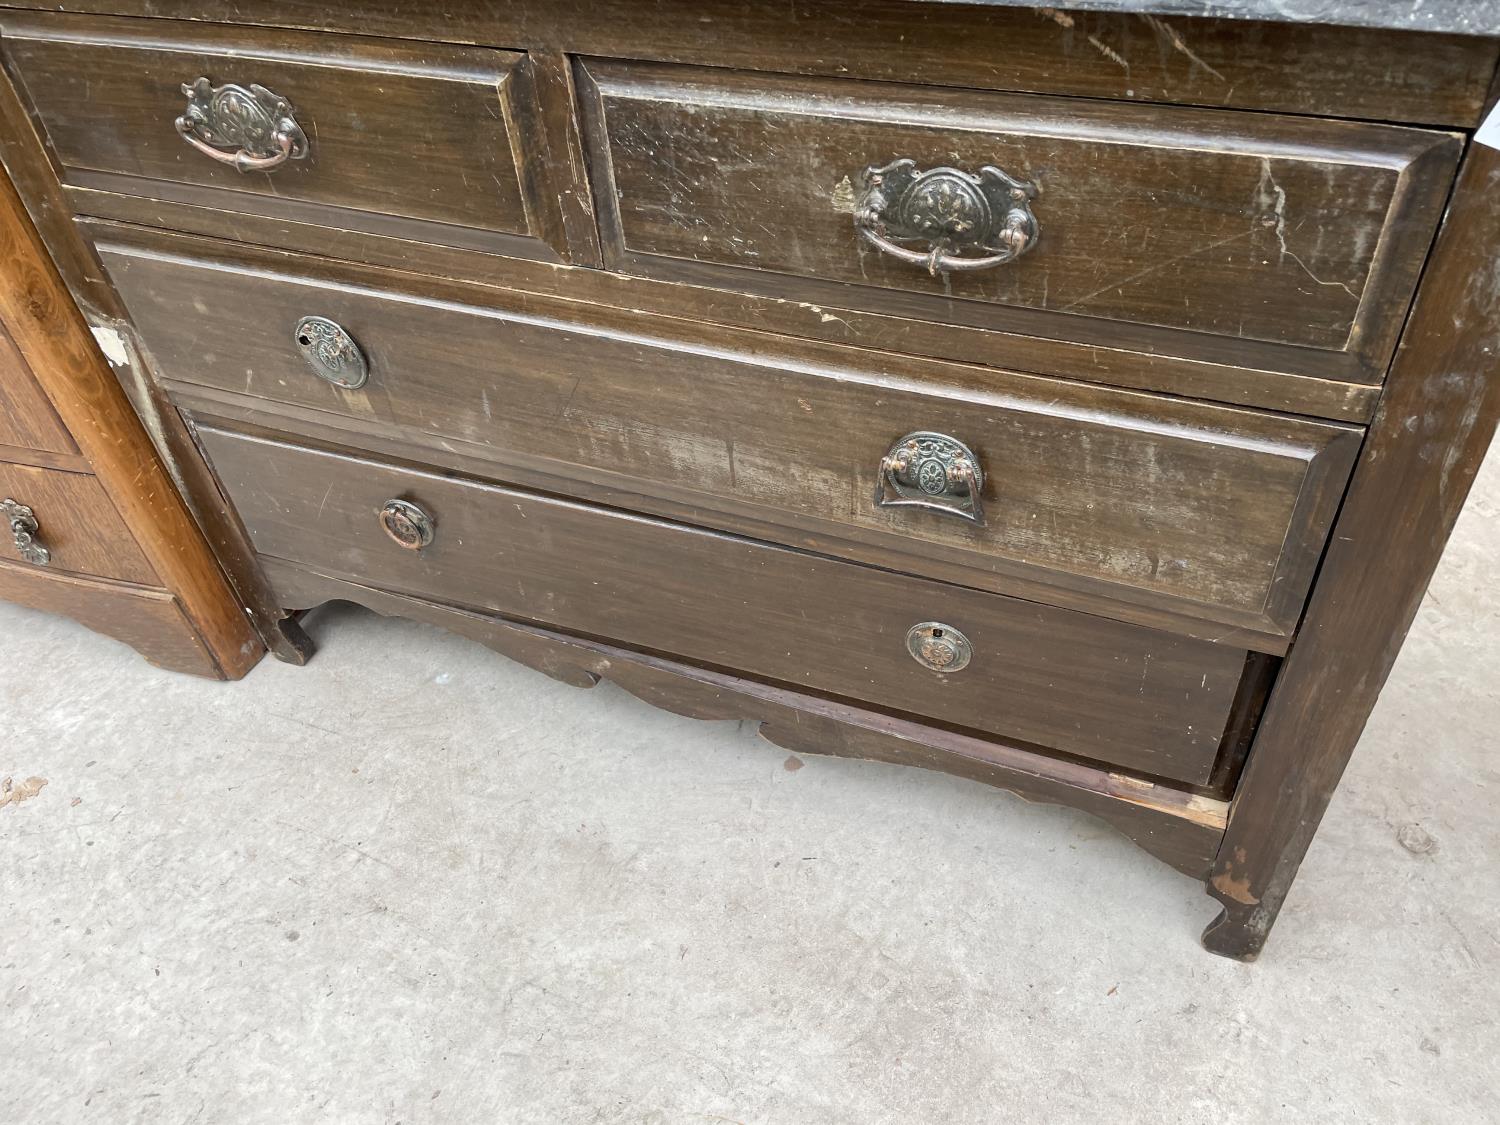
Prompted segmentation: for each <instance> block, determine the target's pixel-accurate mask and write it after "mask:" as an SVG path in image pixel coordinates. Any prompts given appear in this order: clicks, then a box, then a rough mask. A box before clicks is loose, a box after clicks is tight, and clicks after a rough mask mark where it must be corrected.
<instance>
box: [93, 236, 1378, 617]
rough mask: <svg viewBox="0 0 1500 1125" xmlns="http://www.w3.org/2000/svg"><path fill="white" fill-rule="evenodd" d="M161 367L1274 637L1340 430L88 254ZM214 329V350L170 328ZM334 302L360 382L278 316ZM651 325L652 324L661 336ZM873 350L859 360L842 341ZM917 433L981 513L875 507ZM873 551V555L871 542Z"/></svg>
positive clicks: (1051, 383) (1337, 456) (1004, 378)
mask: <svg viewBox="0 0 1500 1125" xmlns="http://www.w3.org/2000/svg"><path fill="white" fill-rule="evenodd" d="M102 253H103V257H104V260H105V263H106V266H107V268H108V269H109V270H110V271H111V274H112V276H113V277H114V279H115V282H116V285H117V286H118V288H119V291H120V293H121V294H122V296H123V297H124V299H125V301H126V303H127V305H128V306H129V308H130V311H131V314H132V318H133V321H134V323H135V325H136V327H137V329H138V330H139V331H140V332H141V334H142V336H143V338H144V340H145V343H146V346H147V348H148V349H149V350H150V352H151V353H152V355H153V357H154V358H155V361H156V364H157V370H158V371H159V373H160V374H161V375H162V376H163V377H165V378H167V379H170V380H174V381H178V382H183V383H189V384H196V385H202V386H208V387H214V388H217V389H220V390H224V391H230V392H234V393H236V394H243V395H248V396H253V397H256V398H260V399H266V400H270V402H268V403H265V404H262V408H263V409H267V410H274V404H275V403H291V404H296V405H299V406H303V407H309V408H314V409H318V410H323V411H328V412H331V413H336V414H340V415H345V416H347V417H349V418H351V419H356V420H358V421H359V423H360V424H361V425H366V426H368V425H369V424H371V423H383V424H385V425H388V426H390V427H393V428H397V429H401V430H405V431H406V432H408V433H409V434H413V435H423V437H422V438H421V439H420V440H423V441H424V443H425V444H427V445H429V446H430V447H431V448H432V449H433V450H434V451H436V450H440V449H441V448H442V447H443V446H444V445H445V444H447V443H451V442H454V441H459V442H465V443H468V444H469V445H471V446H473V447H475V448H477V449H481V450H482V451H483V452H484V453H487V454H489V455H490V456H492V457H493V458H494V459H495V460H496V462H497V463H498V464H502V465H504V464H522V465H532V466H542V465H550V466H552V468H553V471H554V472H555V473H557V474H559V475H564V476H566V475H567V474H568V472H569V468H570V467H571V466H579V467H580V468H583V469H585V470H589V471H592V472H593V473H595V474H598V475H600V476H604V477H607V478H609V479H613V480H615V481H616V482H617V483H629V484H630V485H631V486H632V487H633V488H635V489H636V490H638V491H647V492H649V491H651V490H653V489H659V490H661V491H663V492H664V493H665V494H666V495H667V496H668V497H669V498H683V499H691V502H693V503H695V504H697V505H700V506H702V507H703V508H705V509H714V508H720V509H727V510H729V511H731V512H737V513H743V514H747V515H750V516H751V517H753V518H758V519H760V520H763V521H765V522H767V523H768V524H775V523H777V522H779V521H783V520H786V519H788V518H798V519H800V520H801V521H802V523H803V526H806V527H808V528H810V529H812V530H813V531H815V532H819V533H826V534H833V535H837V536H840V537H842V538H854V539H862V540H865V541H867V542H869V543H871V544H872V545H874V546H875V547H877V548H879V549H880V550H881V551H895V552H898V553H899V554H900V555H901V556H902V557H903V567H904V568H905V569H911V570H913V571H916V572H919V573H920V572H923V571H925V570H926V569H927V567H928V560H929V559H932V558H936V559H941V560H943V561H946V562H949V563H952V564H954V565H957V566H962V567H967V568H971V569H975V570H979V571H984V572H988V573H990V574H996V575H1000V576H1003V575H1005V574H1006V573H1012V574H1018V575H1020V576H1022V577H1027V578H1031V579H1033V580H1039V581H1043V582H1046V581H1062V582H1063V583H1064V584H1068V585H1071V586H1072V587H1073V588H1077V589H1082V590H1085V591H1088V592H1092V593H1095V594H1098V595H1100V596H1103V597H1106V598H1115V599H1123V600H1137V599H1139V600H1144V601H1145V602H1146V604H1148V605H1156V604H1160V605H1166V606H1168V607H1169V608H1173V609H1175V610H1176V611H1177V612H1179V613H1182V614H1184V615H1196V616H1199V617H1203V618H1206V619H1211V620H1216V621H1221V622H1224V623H1227V624H1230V625H1234V626H1238V627H1244V628H1252V629H1259V630H1262V631H1264V632H1266V633H1269V634H1273V635H1283V636H1285V635H1288V634H1289V633H1290V632H1291V628H1292V626H1293V624H1294V623H1295V620H1296V617H1297V615H1298V613H1299V611H1300V607H1301V604H1302V599H1303V598H1304V596H1305V594H1306V589H1307V585H1308V583H1309V582H1310V580H1311V577H1312V569H1313V566H1314V565H1315V563H1316V560H1317V557H1318V554H1319V552H1320V551H1321V545H1322V541H1323V538H1324V536H1325V535H1326V532H1327V527H1328V524H1329V521H1330V520H1331V518H1332V515H1333V511H1334V507H1335V505H1336V503H1337V500H1338V496H1339V495H1340V493H1341V492H1342V490H1343V484H1344V479H1345V476H1346V474H1347V470H1348V466H1349V464H1350V462H1351V460H1352V458H1353V455H1354V448H1355V446H1356V445H1357V441H1358V433H1357V431H1355V430H1353V429H1351V428H1348V427H1342V426H1336V425H1333V424H1330V423H1314V422H1308V421H1295V420H1290V419H1284V418H1280V417H1276V416H1271V415H1264V414H1255V413H1251V412H1248V411H1241V410H1230V409H1227V408H1221V407H1210V406H1206V405H1202V404H1194V403H1185V402H1180V401H1177V400H1168V399H1153V398H1150V397H1147V396H1143V395H1136V394H1129V393H1125V392H1119V391H1106V390H1102V389H1100V388H1096V387H1084V386H1076V385H1070V384H1065V383H1059V382H1057V381H1055V380H1042V379H1036V378H1029V377H1024V376H1016V375H1012V374H1009V373H1003V372H976V371H973V370H963V369H957V370H941V369H937V368H934V367H932V366H931V365H925V366H921V367H918V366H915V365H909V366H908V369H907V370H901V369H899V368H895V369H893V367H894V365H892V364H891V363H890V362H889V360H887V359H885V358H884V357H874V356H865V355H861V354H859V353H848V352H845V353H842V354H840V353H836V352H834V351H833V350H831V349H826V348H825V349H821V350H820V349H813V348H808V347H803V348H802V349H801V351H802V352H804V353H806V354H803V355H792V354H787V355H784V356H778V355H777V354H776V352H775V351H773V350H772V348H773V347H774V346H775V344H776V343H777V342H776V341H773V340H767V339H765V338H764V337H753V336H749V335H747V334H737V333H733V332H726V331H725V330H722V329H718V330H714V331H712V332H711V333H709V334H708V338H707V339H705V340H704V342H703V344H702V345H701V347H699V348H692V347H685V346H684V342H683V339H682V336H683V333H682V331H681V329H680V328H678V327H677V326H673V325H663V324H661V323H653V322H651V321H649V320H646V319H645V318H640V317H637V318H634V320H633V321H625V322H623V323H619V324H618V326H604V325H598V324H591V323H589V322H587V321H579V322H573V321H565V320H560V319H555V317H561V316H571V315H573V314H574V311H575V310H574V309H572V308H568V307H564V306H554V308H553V309H551V310H548V311H549V312H550V313H551V314H552V315H551V316H545V317H538V316H527V315H518V314H511V313H503V312H500V311H497V310H489V309H483V308H478V307H461V306H454V305H452V304H448V303H444V304H442V305H439V304H436V303H430V302H419V301H416V300H414V299H412V298H411V297H408V296H406V295H404V294H399V293H392V292H390V291H389V290H388V289H385V288H384V286H382V287H381V288H380V289H374V288H369V287H360V286H356V285H353V284H347V283H331V284H330V283H323V284H314V283H312V282H311V281H310V280H308V279H304V278H301V277H297V276H295V275H283V274H271V273H266V272H263V271H260V270H256V271H254V272H251V271H250V270H248V269H236V268H232V267H230V266H229V265H228V264H227V263H225V262H223V261H222V259H218V260H211V261H201V260H195V259H186V258H182V257H179V256H176V255H170V254H167V253H163V252H162V251H159V250H158V251H153V250H145V249H139V250H126V249H124V248H118V249H117V248H115V247H112V246H110V245H108V244H106V245H104V246H103V248H102ZM188 305H191V306H193V307H194V308H195V310H196V311H197V313H198V314H199V315H200V316H202V317H203V318H204V319H205V320H206V322H207V323H211V324H213V325H215V326H216V328H215V331H214V332H213V336H212V343H211V347H212V350H213V354H214V357H215V362H213V363H211V364H205V363H203V362H202V344H203V340H202V337H201V336H199V335H197V334H188V333H184V332H182V330H181V319H180V315H179V312H178V310H180V309H181V308H183V307H185V306H188ZM309 314H316V315H318V316H322V317H327V318H331V319H332V320H334V321H336V322H337V323H338V324H339V325H340V326H341V327H342V328H343V329H344V330H345V331H347V332H348V333H350V334H351V335H352V337H353V338H354V340H356V341H357V343H358V345H359V348H360V350H361V351H362V352H363V353H364V355H365V356H366V357H367V358H368V361H369V363H370V365H371V374H370V377H369V382H368V383H367V384H366V385H365V386H363V387H361V388H360V389H358V390H347V389H344V388H338V387H334V386H331V385H330V384H328V383H327V382H325V381H324V380H322V379H319V378H316V377H314V376H313V373H312V372H311V371H310V370H309V369H308V367H307V364H306V362H305V361H304V359H303V357H302V355H301V354H300V350H299V348H298V347H297V346H296V342H295V338H294V334H293V328H294V326H295V325H296V324H297V323H298V321H299V319H300V318H301V317H303V316H305V315H309ZM665 333H670V335H667V334H665ZM866 359H868V360H870V361H872V362H878V363H879V366H878V367H870V368H861V367H858V366H854V365H853V364H854V363H857V362H859V361H861V360H866ZM915 429H928V430H938V431H941V432H943V433H950V434H954V435H957V436H959V437H960V438H961V440H963V441H964V442H966V443H967V444H968V445H969V446H971V447H972V448H973V449H974V450H975V451H976V453H977V456H978V459H979V464H980V466H981V469H982V472H983V473H984V475H985V480H986V485H985V489H984V502H985V506H986V513H987V514H986V520H985V522H984V523H983V525H982V526H975V525H973V524H971V523H968V522H966V521H963V520H956V519H953V518H951V517H944V516H942V515H939V514H933V513H927V512H921V511H916V510H912V509H890V508H880V507H878V506H877V505H876V503H875V500H874V496H875V492H876V488H877V484H878V483H879V480H880V477H881V463H882V459H883V457H884V456H885V455H886V453H887V452H888V451H889V450H890V449H891V447H892V444H893V443H894V442H895V441H896V440H897V439H899V438H900V437H901V436H902V435H903V434H906V433H909V432H911V431H912V430H915ZM882 557H885V556H882Z"/></svg>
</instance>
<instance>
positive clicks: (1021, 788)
mask: <svg viewBox="0 0 1500 1125" xmlns="http://www.w3.org/2000/svg"><path fill="white" fill-rule="evenodd" d="M265 567H266V571H267V573H268V574H269V575H270V576H271V578H272V580H273V581H274V582H275V583H276V588H277V590H278V591H280V592H281V596H282V597H283V598H284V599H285V600H286V602H287V604H288V605H290V606H295V607H297V608H299V609H312V608H314V607H316V606H319V605H322V604H323V603H325V602H329V601H333V600H340V601H349V602H354V603H356V604H358V605H362V606H365V607H367V608H369V609H372V610H374V611H375V612H377V613H381V614H385V615H387V616H394V617H408V618H412V619H414V620H417V621H426V622H428V623H430V624H433V625H437V626H439V627H441V628H444V629H448V630H451V631H453V632H455V633H458V634H460V635H462V636H466V637H468V638H470V639H471V640H474V641H477V642H479V643H480V644H483V645H486V646H488V647H489V648H491V649H494V650H495V651H496V652H499V653H502V654H504V655H505V656H508V657H510V658H511V659H512V660H517V661H519V662H521V663H522V664H525V665H527V666H528V667H531V668H535V669H536V670H537V671H539V672H543V673H545V674H546V675H548V676H551V677H552V678H553V679H556V680H559V681H561V682H562V683H566V684H570V685H572V686H574V687H579V688H589V687H594V686H595V685H596V684H598V682H599V681H600V680H601V679H608V680H609V681H610V682H612V683H614V684H616V685H618V686H619V687H622V688H624V689H625V690H626V691H628V692H630V693H631V694H633V695H635V696H638V697H639V698H641V699H644V700H645V701H646V702H648V703H652V704H655V705H656V706H658V707H663V708H666V709H667V710H669V711H672V712H674V713H676V714H679V715H686V716H687V717H689V718H695V719H719V720H723V719H735V720H743V721H748V722H752V723H755V724H756V725H757V726H758V727H759V731H760V735H761V737H762V738H764V739H766V740H767V741H768V742H771V743H773V744H774V745H776V746H780V747H783V748H785V749H787V750H793V751H795V752H797V753H799V754H830V755H835V756H838V757H846V758H863V759H866V760H869V761H879V762H891V763H894V764H897V765H906V766H917V767H919V768H922V769H932V770H939V771H941V772H943V773H948V774H953V775H955V776H957V777H965V778H969V779H971V780H974V781H979V782H983V783H985V784H987V785H994V786H997V787H998V788H1001V789H1007V790H1010V791H1011V792H1014V793H1019V794H1021V795H1022V796H1024V797H1025V798H1026V799H1027V800H1029V801H1042V802H1050V803H1055V804H1061V805H1068V806H1071V807H1073V808H1079V809H1083V810H1084V811H1086V812H1088V813H1091V814H1092V815H1094V816H1097V817H1099V818H1100V819H1101V820H1104V821H1106V822H1108V823H1109V824H1111V825H1113V826H1114V827H1115V828H1116V829H1117V830H1118V831H1120V832H1122V833H1124V834H1125V835H1126V836H1127V837H1129V838H1130V839H1131V840H1133V841H1134V842H1135V843H1136V844H1138V845H1139V846H1140V847H1142V848H1144V849H1146V851H1148V852H1150V853H1151V854H1152V855H1155V856H1156V857H1157V858H1158V859H1160V860H1162V861H1163V862H1165V863H1168V864H1171V865H1172V866H1173V867H1175V868H1177V869H1178V870H1179V871H1181V872H1183V873H1184V874H1187V875H1191V876H1193V877H1194V878H1201V877H1202V875H1203V872H1204V870H1205V868H1206V866H1207V864H1208V862H1209V861H1210V860H1211V859H1212V857H1213V853H1214V849H1216V848H1217V847H1218V845H1219V841H1220V839H1221V838H1222V837H1223V834H1224V814H1225V810H1226V808H1227V804H1226V803H1225V802H1224V801H1223V800H1220V799H1218V798H1215V797H1211V796H1205V795H1200V794H1196V793H1188V792H1184V791H1183V790H1181V789H1178V788H1175V787H1172V786H1168V785H1158V784H1155V783H1153V782H1149V781H1145V780H1143V779H1141V778H1138V777H1134V776H1129V775H1125V774H1120V773H1116V772H1114V771H1112V770H1109V769H1108V768H1105V767H1099V766H1094V765H1090V764H1088V763H1085V762H1075V761H1072V760H1069V759H1066V758H1058V757H1055V756H1050V755H1047V754H1040V753H1037V752H1036V750H1035V749H1033V748H1030V747H1025V746H1020V745H1015V744H1008V743H1005V742H1001V741H998V740H996V739H992V738H979V737H976V736H974V735H972V734H964V733H960V732H958V731H952V730H943V729H938V728H934V727H931V726H924V725H922V724H919V723H916V722H913V721H912V720H910V719H902V718H897V717H895V716H891V715H887V714H882V713H881V712H878V711H871V710H868V709H866V708H860V707H853V706H850V705H849V704H847V703H842V702H840V701H838V700H833V699H828V698H825V697H822V696H817V695H812V694H809V693H807V692H805V691H799V690H797V689H795V688H788V687H783V686H779V685H776V684H769V683H764V682H762V681H759V680H754V679H750V678H748V677H745V676H740V675H735V674H733V673H729V672H722V671H715V670H714V669H711V668H703V667H699V666H696V665H692V664H684V663H681V662H680V661H675V660H671V659H667V658H664V657H661V656H657V655H654V654H651V653H644V652H640V651H637V650H634V649H630V648H621V647H620V646H618V645H612V644H608V643H606V642H601V641H595V640H589V639H587V638H583V637H577V636H573V635H570V634H565V633H559V632H556V631H555V630H551V629H546V628H543V627H540V626H537V625H532V624H528V623H525V622H521V621H515V620H512V619H508V618H504V617H497V616H495V615H492V614H485V613H478V612H475V611H473V610H467V609H462V608H459V607H456V606H451V605H444V604H442V603H438V602H432V601H426V600H424V599H421V598H414V597H411V596H410V595H406V594H397V593H392V592H391V591H389V590H377V589H374V588H373V587H370V586H367V585H364V584H362V583H360V582H357V581H352V580H350V579H347V578H337V577H333V576H330V575H327V574H323V573H320V572H318V571H317V570H314V569H310V568H308V567H303V566H297V565H294V564H291V563H286V562H283V561H281V560H278V559H267V560H266V562H265Z"/></svg>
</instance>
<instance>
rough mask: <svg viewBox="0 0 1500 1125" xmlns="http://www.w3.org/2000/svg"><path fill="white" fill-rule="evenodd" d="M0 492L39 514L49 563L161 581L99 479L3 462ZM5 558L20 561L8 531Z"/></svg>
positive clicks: (1, 539)
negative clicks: (50, 556) (50, 557)
mask: <svg viewBox="0 0 1500 1125" xmlns="http://www.w3.org/2000/svg"><path fill="white" fill-rule="evenodd" d="M0 497H6V498H11V499H14V500H16V501H17V502H18V503H21V504H25V505H26V506H27V507H28V508H30V509H31V510H32V511H33V512H34V513H36V518H37V522H38V523H39V524H40V533H39V535H38V538H39V539H40V540H41V541H42V543H43V545H44V546H45V547H46V548H47V549H48V550H49V551H51V552H52V559H51V561H50V562H49V563H48V564H47V565H48V566H50V567H52V568H54V569H56V570H67V571H73V572H74V573H77V574H97V575H99V576H100V577H103V578H118V579H120V580H122V581H125V582H139V583H142V584H145V585H154V584H155V583H156V581H157V575H156V571H155V570H153V569H152V567H151V564H150V563H149V562H147V561H146V558H145V556H144V555H142V554H141V549H140V548H139V547H138V546H136V541H135V538H134V537H133V536H132V535H131V533H130V530H129V529H128V528H127V527H126V526H125V524H124V522H123V521H122V520H121V519H120V516H119V514H118V513H117V512H116V511H115V508H114V505H113V504H111V503H110V499H109V496H108V495H106V494H105V491H104V489H103V488H102V487H101V486H100V484H99V481H98V480H97V479H96V478H94V477H92V476H85V475H84V474H82V473H61V472H58V471H56V470H55V469H38V468H33V467H32V466H30V465H6V464H0ZM0 559H7V560H10V561H13V562H15V561H19V556H18V554H17V552H16V547H15V544H14V543H12V542H11V540H10V536H9V535H0Z"/></svg>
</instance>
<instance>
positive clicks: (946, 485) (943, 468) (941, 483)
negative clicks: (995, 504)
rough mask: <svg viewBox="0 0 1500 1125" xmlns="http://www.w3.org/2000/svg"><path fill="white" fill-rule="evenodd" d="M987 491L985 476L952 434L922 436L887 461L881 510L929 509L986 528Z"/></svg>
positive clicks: (903, 443)
mask: <svg viewBox="0 0 1500 1125" xmlns="http://www.w3.org/2000/svg"><path fill="white" fill-rule="evenodd" d="M983 489H984V470H983V469H981V468H980V466H979V458H978V457H976V456H975V455H974V451H973V450H972V449H970V448H969V447H968V446H967V445H965V444H964V443H963V442H961V441H959V440H958V439H957V438H954V437H949V436H948V435H947V434H938V433H932V432H930V431H927V430H918V431H917V432H915V433H910V434H907V435H906V436H905V437H904V438H902V439H901V440H900V441H898V442H896V444H895V445H894V446H892V447H891V450H890V452H889V453H887V454H886V455H885V456H884V457H883V458H881V461H880V483H879V484H877V485H876V487H875V504H876V506H877V507H881V508H925V509H926V510H928V511H930V512H942V513H945V514H947V515H952V516H958V517H959V518H961V519H966V520H968V521H970V522H971V523H977V524H983V523H984V501H983V499H982V498H981V496H980V493H981V492H982V491H983Z"/></svg>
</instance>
